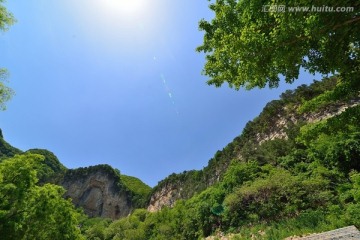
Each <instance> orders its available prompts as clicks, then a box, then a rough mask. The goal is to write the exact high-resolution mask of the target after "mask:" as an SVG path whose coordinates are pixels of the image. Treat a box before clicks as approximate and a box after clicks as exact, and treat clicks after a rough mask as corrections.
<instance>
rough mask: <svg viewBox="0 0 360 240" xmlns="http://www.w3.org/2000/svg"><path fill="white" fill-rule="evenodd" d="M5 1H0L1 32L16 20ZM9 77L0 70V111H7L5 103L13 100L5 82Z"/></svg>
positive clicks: (11, 92)
mask: <svg viewBox="0 0 360 240" xmlns="http://www.w3.org/2000/svg"><path fill="white" fill-rule="evenodd" d="M3 2H4V0H0V31H6V30H7V29H8V28H9V27H10V26H11V25H12V24H13V23H14V22H15V19H14V17H13V15H12V14H11V13H9V12H8V11H7V10H6V8H5V7H4V6H3V4H2V3H3ZM7 76H8V72H7V71H6V69H4V68H0V109H1V110H5V102H7V101H8V100H10V99H11V97H12V96H13V94H14V92H13V90H12V89H11V88H9V87H7V86H6V85H5V84H4V82H5V80H6V78H7Z"/></svg>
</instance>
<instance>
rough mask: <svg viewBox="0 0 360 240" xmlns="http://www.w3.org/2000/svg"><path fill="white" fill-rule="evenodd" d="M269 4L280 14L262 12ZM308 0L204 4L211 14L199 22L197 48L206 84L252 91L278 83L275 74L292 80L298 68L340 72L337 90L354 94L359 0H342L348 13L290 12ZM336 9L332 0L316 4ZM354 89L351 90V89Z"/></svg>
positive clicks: (229, 0)
mask: <svg viewBox="0 0 360 240" xmlns="http://www.w3.org/2000/svg"><path fill="white" fill-rule="evenodd" d="M272 4H276V5H277V6H279V5H284V6H285V7H286V8H285V9H286V10H285V12H282V11H278V12H276V11H267V9H268V7H269V6H270V5H272ZM312 5H314V3H313V1H310V0H304V1H300V2H299V1H284V0H280V1H275V2H274V1H270V0H253V1H244V0H242V1H240V0H216V1H215V3H211V4H210V5H209V7H210V9H211V10H212V11H214V13H215V17H214V18H213V19H212V20H211V21H206V20H201V21H200V23H199V28H200V30H202V31H205V35H204V40H203V44H202V45H201V46H199V47H198V48H197V51H199V52H204V53H205V54H206V64H205V67H204V70H203V73H204V74H205V75H207V76H208V77H209V78H210V79H209V80H208V84H210V85H215V86H216V87H219V86H221V85H222V84H223V83H224V82H228V84H229V86H230V87H235V89H239V88H241V87H245V88H246V89H252V88H255V87H259V88H263V87H265V86H267V85H268V86H269V87H270V88H272V87H277V86H278V84H279V80H280V76H281V75H282V76H284V77H285V81H286V82H288V83H292V82H293V81H294V80H296V79H297V78H298V76H299V72H300V68H303V69H305V70H307V71H309V72H310V73H316V72H318V73H321V74H329V73H340V74H341V75H342V77H343V81H344V82H345V83H346V84H343V85H342V87H341V88H339V91H337V94H338V95H340V92H344V91H345V92H350V91H352V92H355V93H356V92H358V90H359V88H360V87H359V82H360V81H358V80H359V74H358V73H359V71H360V64H359V62H360V58H359V53H360V16H359V11H360V3H359V2H358V1H354V0H344V1H341V6H346V7H352V10H353V11H351V10H349V11H347V12H336V13H335V12H312V11H303V12H300V11H297V12H296V11H291V10H290V9H289V8H291V7H296V6H304V7H312ZM323 5H326V6H331V7H334V8H336V7H339V4H338V2H337V1H332V0H331V1H328V0H326V1H325V0H320V1H316V6H320V7H321V6H323ZM355 87H356V88H355Z"/></svg>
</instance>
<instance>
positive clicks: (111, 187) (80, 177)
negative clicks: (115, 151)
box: [61, 165, 133, 219]
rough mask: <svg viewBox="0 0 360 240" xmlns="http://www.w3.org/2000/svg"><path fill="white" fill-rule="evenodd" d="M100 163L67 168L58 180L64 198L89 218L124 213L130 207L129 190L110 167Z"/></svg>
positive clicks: (117, 216)
mask: <svg viewBox="0 0 360 240" xmlns="http://www.w3.org/2000/svg"><path fill="white" fill-rule="evenodd" d="M99 166H101V167H99ZM99 166H95V167H89V168H80V169H75V170H68V172H67V173H66V175H65V176H64V179H63V180H62V182H61V185H62V186H63V187H64V188H65V189H66V193H65V197H70V198H71V199H72V201H73V203H74V204H75V205H76V206H77V207H81V208H83V209H84V212H85V213H86V214H87V215H89V216H91V217H105V218H111V219H118V218H120V217H123V216H127V215H128V214H129V213H130V212H131V210H132V209H133V204H132V201H131V196H130V194H129V191H128V190H127V189H126V188H125V186H124V185H122V183H121V180H120V178H119V176H117V174H116V173H115V172H114V170H113V169H112V168H111V167H109V166H106V165H99Z"/></svg>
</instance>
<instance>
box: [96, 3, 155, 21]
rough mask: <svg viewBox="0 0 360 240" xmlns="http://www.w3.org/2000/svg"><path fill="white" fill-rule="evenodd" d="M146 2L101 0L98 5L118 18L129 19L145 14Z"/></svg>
mask: <svg viewBox="0 0 360 240" xmlns="http://www.w3.org/2000/svg"><path fill="white" fill-rule="evenodd" d="M148 2H149V1H146V0H102V1H101V6H99V7H102V8H103V10H104V11H105V12H107V13H108V14H115V15H116V16H117V17H118V18H123V19H129V18H130V19H131V18H134V17H141V15H143V14H145V9H146V8H147V6H146V5H147V3H148Z"/></svg>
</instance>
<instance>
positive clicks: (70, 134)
mask: <svg viewBox="0 0 360 240" xmlns="http://www.w3.org/2000/svg"><path fill="white" fill-rule="evenodd" d="M208 4H209V2H208V1H206V0H203V1H193V0H192V1H191V0H172V1H165V0H153V1H147V0H77V1H73V0H26V1H25V0H14V1H9V2H8V3H6V6H7V8H8V9H9V10H10V11H11V12H12V13H13V14H14V15H15V17H16V19H17V23H16V24H15V25H14V26H12V27H11V29H10V30H9V31H8V32H5V33H0V56H1V57H0V66H1V67H5V68H7V69H8V70H9V72H10V78H9V81H10V82H9V85H10V86H11V87H12V88H13V89H14V90H15V92H16V95H15V97H14V98H13V99H12V100H11V101H10V102H9V103H8V109H7V110H6V111H4V112H0V128H1V129H2V130H3V134H4V137H5V139H6V140H7V141H8V142H9V143H11V144H12V145H13V146H16V147H18V148H20V149H22V150H27V149H30V148H45V149H48V150H50V151H52V152H54V153H55V155H56V156H57V157H58V158H59V159H60V161H61V162H62V163H63V164H64V165H65V166H66V167H68V168H76V167H85V166H89V165H96V164H110V165H111V166H113V167H114V168H118V169H119V170H120V171H121V172H122V173H123V174H127V175H131V176H136V177H138V178H140V179H141V180H143V181H144V182H145V183H147V184H149V185H150V186H154V185H156V183H157V182H158V181H160V180H161V179H163V178H165V177H166V176H168V175H169V174H171V173H173V172H175V173H178V172H182V171H184V170H191V169H201V168H202V167H204V166H206V164H207V162H208V160H209V159H210V158H211V157H212V156H213V155H214V154H215V152H216V151H217V150H221V149H222V148H223V147H225V146H226V145H227V144H228V143H229V142H231V141H232V139H233V138H235V137H236V136H237V135H239V134H240V133H241V131H242V128H243V127H244V126H245V124H246V122H248V121H249V120H251V119H253V118H254V117H255V116H257V115H258V114H259V113H260V112H261V110H262V108H263V107H264V106H265V104H266V103H267V102H268V101H270V100H272V99H276V98H278V96H279V95H280V93H281V92H283V91H284V90H285V89H293V88H295V87H296V86H297V85H299V84H302V83H310V82H312V80H313V79H314V77H313V76H311V75H307V74H305V73H304V74H302V75H301V78H300V79H299V80H298V81H297V82H296V84H293V85H288V84H282V85H281V86H280V88H278V89H274V90H268V89H262V90H258V89H255V90H251V91H235V90H232V89H229V88H228V87H227V86H226V85H224V86H223V87H221V88H215V87H213V86H208V85H206V77H205V76H202V75H201V70H202V67H203V65H204V56H203V55H202V54H199V53H197V52H195V48H196V47H197V46H199V45H200V44H201V42H202V37H203V33H202V32H199V31H198V21H199V20H200V19H202V18H205V19H211V17H212V12H211V11H210V10H209V9H208Z"/></svg>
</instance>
